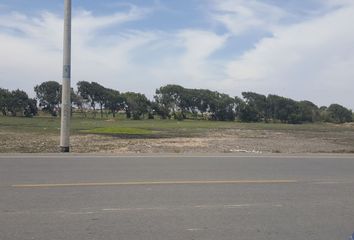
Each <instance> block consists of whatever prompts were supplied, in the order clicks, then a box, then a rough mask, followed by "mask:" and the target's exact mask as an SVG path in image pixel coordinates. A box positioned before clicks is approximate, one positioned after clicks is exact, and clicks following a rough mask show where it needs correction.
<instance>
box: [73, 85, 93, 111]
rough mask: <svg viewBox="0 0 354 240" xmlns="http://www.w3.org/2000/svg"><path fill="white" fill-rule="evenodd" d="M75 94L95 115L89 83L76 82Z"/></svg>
mask: <svg viewBox="0 0 354 240" xmlns="http://www.w3.org/2000/svg"><path fill="white" fill-rule="evenodd" d="M77 92H78V95H79V96H81V97H82V99H83V100H84V101H86V102H87V103H88V104H89V105H90V107H91V108H92V109H93V112H94V114H96V99H95V93H94V91H93V88H92V85H91V83H89V82H86V81H80V82H78V83H77Z"/></svg>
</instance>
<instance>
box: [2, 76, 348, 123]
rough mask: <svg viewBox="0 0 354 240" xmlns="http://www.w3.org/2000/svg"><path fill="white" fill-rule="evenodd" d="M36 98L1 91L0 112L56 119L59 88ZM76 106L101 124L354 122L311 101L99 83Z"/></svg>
mask: <svg viewBox="0 0 354 240" xmlns="http://www.w3.org/2000/svg"><path fill="white" fill-rule="evenodd" d="M34 91H35V93H36V98H35V99H31V98H29V97H28V95H27V94H26V93H25V92H23V91H21V90H15V91H9V90H6V89H1V88H0V110H1V113H2V114H3V115H12V116H16V115H18V114H19V115H23V116H27V117H32V116H35V115H36V114H37V113H38V108H40V109H41V110H42V111H44V112H48V113H49V114H51V115H52V116H57V115H58V114H59V112H60V111H59V110H60V103H61V85H60V84H59V83H58V82H55V81H47V82H43V83H42V84H40V85H37V86H35V87H34ZM71 101H72V106H73V109H75V111H78V112H80V113H81V114H82V115H83V116H84V117H87V113H89V112H90V113H93V116H94V117H96V115H97V114H100V116H101V118H103V117H104V116H105V115H106V116H107V115H108V114H111V115H112V116H113V117H116V115H117V113H119V112H124V113H125V115H126V117H127V118H128V119H134V120H139V119H146V118H149V119H153V118H156V117H159V118H161V119H178V120H184V119H208V120H216V121H235V120H238V121H241V122H282V123H290V124H298V123H307V122H309V123H311V122H320V121H322V122H333V123H344V122H352V121H353V113H352V111H351V110H349V109H347V108H345V107H344V106H341V105H339V104H331V105H330V106H329V107H326V106H322V107H318V106H317V105H315V104H314V103H312V102H310V101H295V100H293V99H290V98H286V97H282V96H278V95H272V94H270V95H268V96H266V95H262V94H258V93H255V92H243V93H242V98H240V97H237V96H236V97H231V96H230V95H228V94H224V93H219V92H217V91H211V90H207V89H188V88H184V87H182V86H179V85H166V86H162V87H160V88H159V89H156V92H155V95H154V99H153V100H149V99H148V98H147V97H146V96H145V95H144V94H141V93H135V92H125V93H123V92H119V91H118V90H115V89H111V88H106V87H104V86H102V85H100V84H99V83H96V82H86V81H80V82H78V83H77V91H76V92H75V91H74V90H73V89H72V91H71Z"/></svg>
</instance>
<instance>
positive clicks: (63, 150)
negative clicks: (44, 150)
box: [60, 146, 70, 153]
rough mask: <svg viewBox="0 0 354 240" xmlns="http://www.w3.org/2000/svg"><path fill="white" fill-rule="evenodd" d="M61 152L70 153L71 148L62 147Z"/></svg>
mask: <svg viewBox="0 0 354 240" xmlns="http://www.w3.org/2000/svg"><path fill="white" fill-rule="evenodd" d="M60 152H62V153H68V152H70V147H62V146H60Z"/></svg>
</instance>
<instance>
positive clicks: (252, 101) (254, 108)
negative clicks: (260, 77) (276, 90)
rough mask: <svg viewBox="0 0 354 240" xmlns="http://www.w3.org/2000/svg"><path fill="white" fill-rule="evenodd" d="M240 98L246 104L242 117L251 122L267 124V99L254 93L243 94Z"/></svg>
mask: <svg viewBox="0 0 354 240" xmlns="http://www.w3.org/2000/svg"><path fill="white" fill-rule="evenodd" d="M242 96H243V98H244V99H245V103H246V106H245V107H244V109H243V111H244V117H246V116H247V117H246V118H248V120H249V121H252V122H259V121H262V120H264V121H266V122H267V97H266V96H264V95H262V94H258V93H254V92H243V93H242Z"/></svg>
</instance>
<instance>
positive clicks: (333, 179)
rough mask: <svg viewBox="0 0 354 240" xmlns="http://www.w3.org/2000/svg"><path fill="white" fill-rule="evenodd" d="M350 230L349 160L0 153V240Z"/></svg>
mask: <svg viewBox="0 0 354 240" xmlns="http://www.w3.org/2000/svg"><path fill="white" fill-rule="evenodd" d="M353 232H354V156H353V155H352V156H350V155H339V156H334V155H332V156H331V155H307V156H282V155H274V156H272V155H267V156H261V155H260V156H249V155H238V156H231V155H221V156H178V155H175V156H162V155H157V156H121V157H113V156H92V155H91V156H75V155H49V156H45V155H19V156H15V155H13V156H5V155H0V239H1V240H7V239H9V240H10V239H11V240H16V239H21V240H27V239H43V240H48V239H51V240H56V239H58V240H59V239H60V240H61V239H75V240H84V239H85V240H86V239H100V240H101V239H114V240H117V239H119V240H140V239H141V240H149V239H151V240H160V239H161V240H169V239H172V240H173V239H181V240H182V239H183V240H188V239H203V240H205V239H210V240H226V239H230V240H231V239H232V240H234V239H242V240H248V239H249V240H256V239H272V240H273V239H279V240H300V239H301V240H304V239H309V240H316V239H318V240H333V239H336V240H339V239H343V240H347V239H348V238H349V236H350V235H351V234H352V233H353Z"/></svg>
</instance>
